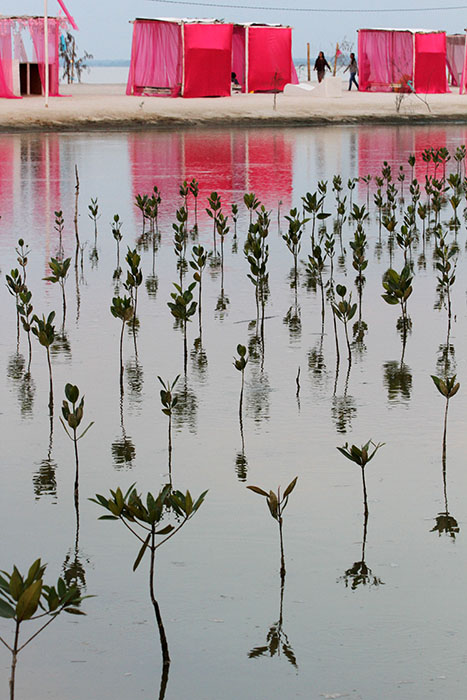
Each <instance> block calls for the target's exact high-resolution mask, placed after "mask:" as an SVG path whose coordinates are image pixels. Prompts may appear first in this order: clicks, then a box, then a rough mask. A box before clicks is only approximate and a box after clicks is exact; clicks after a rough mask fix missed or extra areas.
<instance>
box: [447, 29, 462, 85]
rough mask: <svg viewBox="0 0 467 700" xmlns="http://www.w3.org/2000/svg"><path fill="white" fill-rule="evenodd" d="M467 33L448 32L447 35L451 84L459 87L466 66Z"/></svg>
mask: <svg viewBox="0 0 467 700" xmlns="http://www.w3.org/2000/svg"><path fill="white" fill-rule="evenodd" d="M464 55H465V34H448V35H447V36H446V63H447V67H448V71H449V75H450V78H451V85H454V86H455V87H459V85H460V83H461V76H462V69H463V67H464Z"/></svg>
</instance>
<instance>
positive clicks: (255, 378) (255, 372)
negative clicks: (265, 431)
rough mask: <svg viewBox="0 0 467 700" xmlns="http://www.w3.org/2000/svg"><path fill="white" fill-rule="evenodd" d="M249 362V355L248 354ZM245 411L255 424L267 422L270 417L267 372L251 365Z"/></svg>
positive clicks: (269, 387) (269, 391)
mask: <svg viewBox="0 0 467 700" xmlns="http://www.w3.org/2000/svg"><path fill="white" fill-rule="evenodd" d="M250 360H251V353H250ZM246 386H247V393H246V409H247V413H248V415H249V416H250V417H251V418H253V420H254V421H255V423H262V422H263V421H268V420H269V417H270V410H271V409H270V401H269V397H270V394H271V391H272V390H271V386H270V383H269V377H268V374H267V372H265V371H264V370H261V369H260V368H259V367H255V366H254V364H251V372H250V375H249V379H248V382H247V385H246Z"/></svg>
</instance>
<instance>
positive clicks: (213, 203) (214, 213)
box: [206, 192, 222, 252]
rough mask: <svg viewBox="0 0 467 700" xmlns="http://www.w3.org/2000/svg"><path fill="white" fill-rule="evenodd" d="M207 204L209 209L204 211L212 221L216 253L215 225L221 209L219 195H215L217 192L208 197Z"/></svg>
mask: <svg viewBox="0 0 467 700" xmlns="http://www.w3.org/2000/svg"><path fill="white" fill-rule="evenodd" d="M208 204H209V207H208V208H207V209H206V214H207V215H208V216H209V217H210V218H211V219H212V224H213V229H212V235H213V247H214V252H216V224H217V217H218V216H219V213H220V211H221V207H222V204H221V198H220V195H219V194H217V192H211V194H210V195H209V197H208Z"/></svg>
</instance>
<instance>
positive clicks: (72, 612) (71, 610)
mask: <svg viewBox="0 0 467 700" xmlns="http://www.w3.org/2000/svg"><path fill="white" fill-rule="evenodd" d="M64 610H65V612H67V613H69V614H70V615H86V613H85V612H84V611H83V610H80V609H79V608H64Z"/></svg>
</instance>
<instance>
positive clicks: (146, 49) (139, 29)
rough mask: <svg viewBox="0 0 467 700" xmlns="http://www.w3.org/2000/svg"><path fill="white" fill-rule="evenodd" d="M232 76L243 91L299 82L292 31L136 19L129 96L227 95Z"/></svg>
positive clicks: (215, 22) (210, 22)
mask: <svg viewBox="0 0 467 700" xmlns="http://www.w3.org/2000/svg"><path fill="white" fill-rule="evenodd" d="M232 72H234V73H235V74H236V78H237V80H238V82H239V84H240V89H241V91H242V92H250V91H254V92H259V91H273V90H283V88H284V85H285V84H286V83H290V82H298V80H297V74H296V71H295V67H294V65H293V61H292V30H291V27H286V26H282V25H263V24H261V25H257V24H229V23H224V22H223V21H220V20H214V19H201V20H198V19H176V18H166V17H164V18H157V19H143V18H137V19H135V20H134V22H133V42H132V49H131V62H130V70H129V74H128V84H127V90H126V92H127V95H143V94H144V95H151V94H155V95H170V96H172V97H176V96H178V95H182V96H183V97H209V96H211V97H224V96H227V95H230V94H231V74H232Z"/></svg>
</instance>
